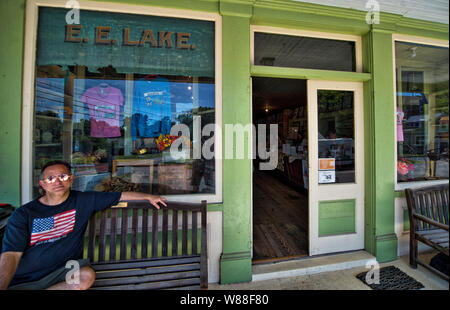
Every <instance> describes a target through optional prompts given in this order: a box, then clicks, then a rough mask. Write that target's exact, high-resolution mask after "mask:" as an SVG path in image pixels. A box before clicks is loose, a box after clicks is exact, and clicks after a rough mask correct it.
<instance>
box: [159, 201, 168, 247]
mask: <svg viewBox="0 0 450 310" xmlns="http://www.w3.org/2000/svg"><path fill="white" fill-rule="evenodd" d="M168 243H169V211H168V210H167V209H163V223H162V248H161V250H162V256H167V255H168V254H167V252H168V248H169V246H168Z"/></svg>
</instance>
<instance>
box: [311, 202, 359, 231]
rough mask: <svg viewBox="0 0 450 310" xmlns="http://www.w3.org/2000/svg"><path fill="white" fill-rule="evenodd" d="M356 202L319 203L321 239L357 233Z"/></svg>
mask: <svg viewBox="0 0 450 310" xmlns="http://www.w3.org/2000/svg"><path fill="white" fill-rule="evenodd" d="M355 217H356V201H355V199H344V200H335V201H320V202H319V237H324V236H330V235H342V234H349V233H355V232H356V220H355Z"/></svg>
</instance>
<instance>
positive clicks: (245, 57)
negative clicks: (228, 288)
mask: <svg viewBox="0 0 450 310" xmlns="http://www.w3.org/2000/svg"><path fill="white" fill-rule="evenodd" d="M222 29H223V35H222V48H223V50H222V55H223V56H222V57H223V58H222V70H223V71H222V74H223V81H222V92H223V94H224V96H223V101H222V107H223V108H222V123H223V124H251V119H252V118H251V117H252V116H251V97H250V57H249V55H250V20H249V18H245V17H238V16H229V15H224V16H223V17H222ZM236 42H239V44H236ZM222 134H223V141H225V131H223V133H222ZM247 139H249V137H248V136H245V141H244V145H248V144H247V142H248V141H247ZM235 147H236V146H235V145H233V148H235ZM223 152H225V148H224V151H223ZM223 158H225V155H223ZM244 158H247V157H246V156H244ZM222 163H223V176H222V178H223V213H222V219H223V238H222V257H221V259H220V282H221V283H232V282H242V281H251V279H252V262H251V257H250V255H247V254H245V255H244V256H242V255H240V254H235V253H251V237H252V235H251V224H250V223H251V212H252V199H251V194H252V187H251V184H252V165H251V163H252V160H251V159H240V160H236V159H234V160H233V159H223V161H222Z"/></svg>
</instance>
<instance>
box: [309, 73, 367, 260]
mask: <svg viewBox="0 0 450 310" xmlns="http://www.w3.org/2000/svg"><path fill="white" fill-rule="evenodd" d="M307 87H308V141H309V147H308V150H309V155H308V168H309V254H310V255H318V254H325V253H333V252H341V251H350V250H357V249H363V248H364V126H363V85H362V83H354V82H335V81H314V80H308V86H307Z"/></svg>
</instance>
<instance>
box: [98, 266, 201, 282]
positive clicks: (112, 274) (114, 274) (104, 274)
mask: <svg viewBox="0 0 450 310" xmlns="http://www.w3.org/2000/svg"><path fill="white" fill-rule="evenodd" d="M113 270H114V271H108V270H107V271H99V272H98V273H97V275H96V279H105V278H120V277H132V276H142V275H150V274H158V273H170V272H178V271H192V270H200V263H192V264H186V265H171V266H161V267H150V268H141V269H122V270H116V269H113Z"/></svg>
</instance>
